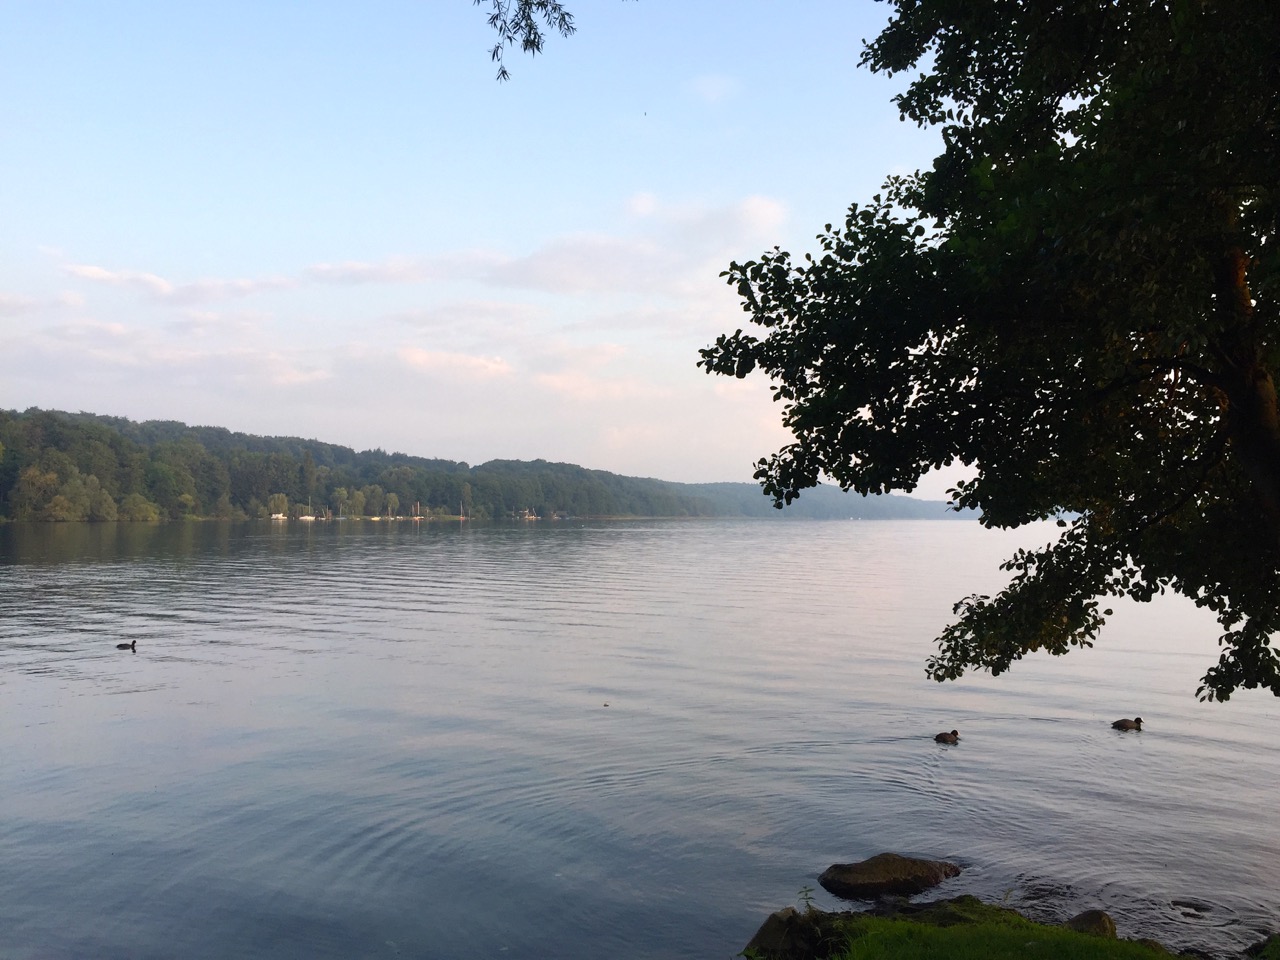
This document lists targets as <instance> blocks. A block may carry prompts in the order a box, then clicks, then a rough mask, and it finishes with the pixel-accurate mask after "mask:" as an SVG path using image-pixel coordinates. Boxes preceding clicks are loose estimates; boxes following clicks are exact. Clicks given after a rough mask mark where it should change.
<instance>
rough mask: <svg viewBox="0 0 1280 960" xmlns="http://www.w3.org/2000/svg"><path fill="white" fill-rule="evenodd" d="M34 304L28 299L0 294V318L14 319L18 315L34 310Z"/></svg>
mask: <svg viewBox="0 0 1280 960" xmlns="http://www.w3.org/2000/svg"><path fill="white" fill-rule="evenodd" d="M35 307H36V302H35V301H34V300H32V299H31V298H30V297H15V296H12V295H10V294H6V293H0V317H16V316H17V315H18V314H20V313H28V312H30V311H31V310H34V309H35Z"/></svg>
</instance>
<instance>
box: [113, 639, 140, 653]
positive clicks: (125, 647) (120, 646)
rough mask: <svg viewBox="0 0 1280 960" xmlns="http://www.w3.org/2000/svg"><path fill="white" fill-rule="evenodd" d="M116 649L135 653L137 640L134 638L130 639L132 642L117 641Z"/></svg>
mask: <svg viewBox="0 0 1280 960" xmlns="http://www.w3.org/2000/svg"><path fill="white" fill-rule="evenodd" d="M116 649H117V650H132V651H133V652H134V653H137V652H138V641H137V640H134V641H132V642H130V643H117V644H116Z"/></svg>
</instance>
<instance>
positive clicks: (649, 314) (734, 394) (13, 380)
mask: <svg viewBox="0 0 1280 960" xmlns="http://www.w3.org/2000/svg"><path fill="white" fill-rule="evenodd" d="M566 5H567V7H568V8H569V9H570V10H571V11H572V12H573V14H574V15H575V18H576V21H577V27H578V32H577V34H576V35H574V36H573V37H570V38H567V39H562V38H560V37H558V36H554V37H551V38H549V39H548V41H547V45H546V48H545V51H544V53H543V55H541V56H538V57H529V56H527V55H524V54H521V53H519V52H518V51H516V52H511V53H509V54H508V56H507V65H508V68H509V70H510V71H511V79H510V80H509V81H507V82H505V83H499V82H497V81H496V80H495V72H496V67H495V65H494V64H493V63H492V62H491V61H490V58H489V49H490V47H491V46H492V45H493V43H494V41H495V36H494V34H493V33H492V31H491V30H490V28H489V27H488V26H487V24H486V22H485V18H486V14H487V9H488V7H489V2H488V0H485V3H484V5H483V6H479V7H478V6H474V5H473V4H472V2H471V0H412V2H410V0H405V2H395V0H365V2H362V3H358V4H357V3H351V2H350V0H344V2H340V3H339V2H326V0H305V2H304V0H294V2H285V0H253V2H235V0H227V2H220V3H217V4H185V3H178V4H175V3H171V2H158V0H157V2H147V0H111V2H109V3H108V2H98V0H62V2H49V0H0V408H3V409H17V410H23V409H26V408H28V407H41V408H45V409H58V410H70V411H79V410H84V411H89V412H93V413H102V414H110V415H114V416H123V417H128V418H130V419H134V420H148V419H162V420H180V421H183V422H186V423H190V424H203V425H213V426H222V427H227V428H229V429H232V430H238V431H244V432H247V433H255V434H264V435H272V436H299V437H305V438H314V439H317V440H322V441H326V442H329V443H338V444H343V445H346V446H351V447H354V448H356V449H370V448H382V449H384V450H388V451H398V452H403V453H408V454H413V455H416V456H424V457H441V458H445V459H449V460H460V461H466V462H468V463H472V464H477V463H483V462H484V461H486V460H491V459H499V458H500V459H522V460H531V459H537V458H542V459H546V460H552V461H564V462H570V463H577V464H580V465H582V466H585V467H589V468H593V469H601V470H609V471H612V472H615V473H621V474H627V475H632V476H646V477H658V478H661V479H665V480H677V481H684V482H710V481H722V480H732V481H744V480H750V479H751V474H752V472H753V469H754V466H753V465H754V463H755V461H756V460H758V459H760V458H761V457H764V456H767V455H769V454H771V453H773V452H774V451H776V450H778V449H779V448H780V447H781V446H783V445H784V444H785V443H786V442H787V440H788V434H787V433H786V431H785V430H784V429H783V428H782V426H781V408H780V407H779V406H778V405H776V404H775V403H774V402H773V401H772V397H771V392H770V387H769V382H768V381H767V379H764V378H763V377H762V376H761V375H756V376H755V377H749V378H747V379H745V380H734V379H731V378H724V377H710V376H708V375H707V374H706V373H704V372H703V371H702V370H701V369H700V368H698V367H697V366H696V362H697V359H698V349H699V348H701V347H704V346H706V345H708V344H710V343H712V342H713V341H714V340H715V338H716V336H717V335H719V334H721V333H731V332H733V331H734V330H736V329H738V328H739V327H743V326H745V325H747V317H746V315H745V314H744V313H743V312H742V310H741V305H740V301H739V300H738V298H737V296H736V294H735V293H734V291H733V290H732V289H730V288H729V287H728V286H726V285H725V283H724V280H723V279H722V278H721V277H720V276H719V274H720V272H721V271H722V270H724V269H725V268H726V267H727V266H728V264H729V263H730V262H731V261H733V260H739V261H741V260H747V259H751V258H755V257H758V256H759V255H760V254H761V253H762V252H763V251H765V250H767V249H769V248H771V247H773V246H775V245H777V246H781V247H783V248H784V249H789V250H791V251H792V252H793V253H802V252H804V251H806V250H813V249H815V247H816V243H815V241H814V237H815V235H816V234H817V233H818V232H819V231H821V229H822V228H823V225H824V224H826V223H830V222H840V221H841V220H842V219H843V218H844V216H845V213H846V211H847V209H848V207H849V205H850V204H851V203H854V202H862V201H866V200H868V199H870V197H872V196H873V195H874V194H875V193H876V191H877V190H878V188H879V186H880V185H881V184H882V183H883V181H884V180H885V178H886V177H887V176H889V175H892V174H896V173H906V172H909V171H912V170H915V169H917V168H921V167H928V166H929V165H930V162H931V159H932V157H933V156H934V154H935V153H937V152H938V151H937V148H938V139H937V134H936V133H935V132H933V131H922V130H919V129H918V128H916V127H915V126H914V125H913V124H911V123H904V122H902V121H900V119H899V117H898V113H897V110H896V108H895V107H894V105H893V103H892V99H891V98H892V96H893V95H894V93H895V92H898V91H899V90H900V89H901V88H902V87H903V85H904V83H905V82H906V81H905V79H904V78H902V77H896V78H886V77H883V76H876V75H873V74H871V73H870V72H868V71H867V70H865V69H862V68H859V67H858V66H857V61H858V57H859V54H860V52H861V48H862V41H863V40H864V39H866V38H869V37H872V36H874V35H875V34H876V33H877V32H878V31H879V29H880V27H881V26H883V24H884V23H885V22H886V21H887V18H888V8H887V7H886V6H885V5H884V4H883V3H877V2H872V0H803V2H795V3H791V2H782V0H734V2H733V3H728V2H713V0H699V2H691V0H567V2H566ZM949 485H950V483H949V481H946V480H945V479H944V478H939V479H930V478H926V481H925V483H924V484H923V485H922V486H921V488H919V490H918V491H917V493H918V494H920V495H926V496H942V495H944V491H945V489H946V487H947V486H949Z"/></svg>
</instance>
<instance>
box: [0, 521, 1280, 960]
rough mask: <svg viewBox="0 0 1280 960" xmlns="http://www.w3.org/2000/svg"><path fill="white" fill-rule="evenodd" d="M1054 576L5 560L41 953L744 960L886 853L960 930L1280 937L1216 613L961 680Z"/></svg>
mask: <svg viewBox="0 0 1280 960" xmlns="http://www.w3.org/2000/svg"><path fill="white" fill-rule="evenodd" d="M1013 542H1014V541H1013V540H1011V539H1010V538H1009V537H1007V536H1004V535H998V534H993V533H990V532H987V531H982V530H981V529H980V528H978V527H977V526H976V525H973V524H963V523H928V522H913V523H799V522H796V523H766V522H754V523H753V522H713V521H707V522H702V521H699V522H690V523H684V522H667V523H631V524H625V523H617V524H582V525H579V524H524V525H518V526H516V525H492V526H485V525H478V524H477V525H470V526H452V525H449V526H445V525H428V524H424V525H422V526H421V527H418V526H414V525H411V524H387V523H381V524H375V523H342V524H337V523H334V524H314V525H307V526H302V525H299V524H275V525H267V524H242V525H220V524H186V525H170V526H145V525H136V524H134V525H130V524H119V525H85V524H68V525H41V526H24V525H10V526H7V527H0V614H2V617H0V757H3V761H2V765H0V797H3V800H0V803H2V804H3V808H2V809H3V816H2V817H0V952H3V954H4V956H6V957H10V956H12V957H19V958H35V957H40V958H48V957H82V956H95V957H139V958H148V957H155V958H160V957H174V956H183V957H194V958H199V957H226V956H240V957H273V958H275V957H299V958H301V957H308V958H310V957H384V956H385V957H397V956H414V957H441V958H445V957H498V956H502V955H504V954H505V955H514V954H516V953H521V954H524V955H530V956H557V957H570V958H572V957H582V958H586V957H593V958H594V957H599V956H603V955H609V956H614V957H619V958H633V957H634V958H639V957H708V956H710V957H716V956H721V957H725V956H729V955H731V954H733V953H734V952H736V951H737V950H738V949H739V948H740V947H741V945H742V944H743V943H745V942H746V940H747V938H748V937H749V936H750V934H751V933H752V932H753V930H754V928H755V927H756V926H757V925H758V923H759V922H760V921H761V919H762V918H763V917H764V915H765V914H766V913H767V912H768V911H769V910H772V909H775V908H776V907H778V906H781V905H783V904H785V903H788V902H793V901H794V899H795V896H796V893H797V891H798V890H799V889H800V888H801V887H802V886H814V885H816V884H815V883H814V878H815V877H816V875H817V874H818V873H819V872H821V870H822V869H823V868H825V867H826V866H827V865H828V864H829V863H832V862H834V861H843V860H851V859H857V858H861V857H865V856H869V855H871V854H874V853H877V852H880V851H881V850H885V849H892V850H899V851H902V852H905V853H917V854H924V855H929V856H942V857H950V858H953V859H956V860H957V861H959V862H961V863H963V864H964V865H965V866H966V872H965V873H964V874H962V875H961V877H959V878H957V879H956V880H953V881H950V882H949V884H948V885H947V886H946V887H944V888H943V892H952V893H959V892H972V893H976V894H978V895H980V896H984V897H989V898H994V899H999V898H1002V897H1007V898H1008V899H1009V900H1010V902H1012V903H1014V904H1015V905H1020V906H1022V907H1023V908H1024V909H1026V910H1028V912H1031V913H1035V914H1037V915H1040V916H1043V917H1046V918H1057V919H1062V918H1064V917H1066V916H1069V915H1071V914H1073V913H1075V912H1078V911H1080V910H1083V909H1086V908H1090V907H1095V906H1100V907H1103V908H1105V909H1107V910H1108V911H1110V912H1111V913H1112V914H1113V915H1114V916H1115V917H1116V919H1117V923H1118V924H1119V926H1120V929H1121V933H1122V935H1127V936H1155V937H1157V938H1160V939H1162V940H1164V941H1165V942H1166V943H1168V944H1170V945H1171V946H1174V947H1177V948H1182V947H1186V946H1196V947H1199V948H1201V949H1206V950H1210V951H1215V952H1219V953H1225V952H1228V951H1233V950H1238V949H1239V948H1240V947H1242V946H1244V945H1246V944H1247V943H1249V942H1252V941H1253V940H1256V939H1258V938H1259V936H1260V935H1261V934H1262V933H1263V932H1265V931H1267V930H1270V929H1274V928H1276V927H1277V926H1280V903H1278V900H1280V876H1277V868H1276V866H1275V865H1276V864H1277V863H1280V826H1277V825H1276V824H1275V823H1274V818H1271V817H1269V813H1270V811H1271V797H1270V790H1271V785H1272V784H1274V783H1275V782H1276V780H1277V775H1278V774H1280V756H1278V755H1277V751H1276V749H1275V747H1274V746H1273V745H1272V742H1271V732H1272V731H1274V730H1275V729H1276V721H1277V718H1278V717H1280V710H1278V709H1277V707H1276V706H1275V704H1274V701H1273V700H1272V699H1271V698H1269V697H1264V696H1244V695H1242V696H1240V697H1238V698H1237V700H1236V701H1233V702H1231V703H1229V704H1225V705H1204V704H1199V703H1197V702H1196V701H1195V699H1194V696H1193V693H1194V689H1195V686H1196V682H1197V679H1198V678H1199V676H1200V674H1201V673H1203V671H1204V669H1205V668H1206V667H1207V666H1208V665H1209V664H1210V662H1211V660H1212V658H1213V657H1214V656H1215V653H1214V648H1213V639H1212V638H1213V637H1214V636H1216V631H1215V630H1214V629H1213V624H1212V622H1211V621H1208V622H1206V620H1205V619H1204V618H1202V617H1200V616H1199V615H1198V614H1197V612H1196V611H1195V610H1194V609H1188V607H1187V606H1185V605H1182V604H1180V603H1178V602H1176V601H1173V600H1168V599H1166V600H1162V601H1161V602H1160V603H1158V604H1155V605H1152V606H1151V607H1149V608H1146V609H1141V610H1135V609H1123V610H1120V611H1118V615H1117V618H1116V621H1115V623H1114V626H1113V628H1112V629H1110V630H1109V632H1108V633H1107V634H1106V635H1105V636H1104V639H1103V641H1102V644H1101V645H1100V647H1099V648H1098V649H1095V650H1090V651H1083V652H1080V653H1075V654H1072V655H1071V656H1069V657H1067V658H1066V659H1063V660H1055V661H1050V660H1037V659H1032V660H1029V661H1026V662H1024V663H1021V664H1019V665H1018V666H1017V667H1016V668H1015V670H1014V671H1013V673H1012V674H1010V675H1009V676H1006V677H1002V678H1000V679H999V680H992V679H991V678H989V677H974V678H970V679H967V680H965V681H962V682H960V683H958V684H948V685H938V684H934V683H931V682H929V681H926V680H925V679H924V678H923V662H924V659H925V658H926V657H927V656H928V654H929V653H930V652H931V640H932V638H933V636H935V635H936V633H937V631H938V629H939V628H940V627H941V625H942V624H943V623H944V622H945V621H946V618H947V616H948V615H949V612H950V605H951V603H952V602H953V601H954V600H956V599H958V598H959V597H960V596H963V595H965V594H967V593H971V592H974V591H981V590H990V589H991V588H992V587H993V586H996V585H998V582H999V576H1000V575H999V573H998V571H997V570H996V564H997V562H998V560H999V558H1000V557H1001V556H1002V555H1004V554H1005V553H1007V552H1008V551H1009V549H1010V548H1011V545H1012V543H1013ZM133 641H136V652H134V651H131V650H119V649H117V644H119V643H129V642H133ZM1135 714H1140V715H1141V716H1143V717H1144V718H1145V720H1146V725H1145V726H1146V729H1144V731H1143V732H1142V733H1140V734H1132V733H1131V734H1124V733H1119V732H1117V731H1113V730H1111V729H1110V727H1109V722H1110V721H1111V720H1113V719H1115V718H1116V717H1119V716H1133V715H1135ZM953 726H954V727H958V728H959V729H960V731H961V735H962V737H963V738H964V739H963V742H962V743H961V744H960V745H959V746H958V747H939V746H938V745H936V744H934V743H933V740H932V737H933V734H934V733H936V732H937V731H938V730H941V729H948V730H949V729H951V728H952V727H953Z"/></svg>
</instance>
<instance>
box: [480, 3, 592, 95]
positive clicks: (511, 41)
mask: <svg viewBox="0 0 1280 960" xmlns="http://www.w3.org/2000/svg"><path fill="white" fill-rule="evenodd" d="M472 2H473V3H474V4H475V5H476V6H477V7H478V6H480V5H481V4H482V3H484V2H485V0H472ZM488 3H489V8H490V13H489V26H491V27H493V29H494V30H495V31H497V34H498V42H497V43H496V44H494V46H493V49H492V50H490V51H489V56H490V58H491V59H492V60H493V62H494V63H496V64H497V65H498V79H499V80H508V79H510V77H511V74H509V73H508V72H507V68H506V65H505V64H504V63H503V55H504V54H505V53H506V51H507V48H508V47H513V46H515V45H516V44H519V45H520V49H521V50H523V51H524V52H525V53H528V54H538V53H541V52H542V44H543V42H544V40H545V39H546V37H545V34H544V33H543V26H544V25H545V27H546V29H548V30H554V31H556V32H557V33H559V34H560V36H562V37H569V36H572V35H573V33H574V31H575V30H576V29H577V28H576V27H575V26H574V25H573V14H571V13H569V12H568V11H567V10H565V9H564V5H563V4H561V3H558V2H557V0H488ZM539 18H541V20H542V24H539V23H538V20H539Z"/></svg>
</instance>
